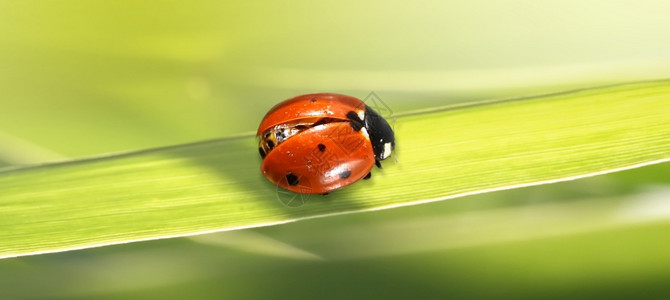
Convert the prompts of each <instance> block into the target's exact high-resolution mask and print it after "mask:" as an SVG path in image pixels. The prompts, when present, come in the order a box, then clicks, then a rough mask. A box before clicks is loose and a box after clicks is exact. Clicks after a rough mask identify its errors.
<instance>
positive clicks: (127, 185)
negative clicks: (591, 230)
mask: <svg viewBox="0 0 670 300" xmlns="http://www.w3.org/2000/svg"><path fill="white" fill-rule="evenodd" d="M669 98H670V81H653V82H642V83H633V84H624V85H617V86H609V87H602V88H594V89H586V90H580V91H572V92H567V93H558V94H554V95H545V96H539V97H534V98H525V99H523V100H520V101H502V102H498V103H492V104H489V105H481V106H470V107H462V108H458V109H438V110H434V111H424V112H421V113H418V114H405V115H400V116H399V117H398V121H397V123H396V134H397V139H398V143H397V144H398V149H397V153H398V157H399V162H398V163H393V162H385V164H384V169H383V170H379V171H373V178H372V180H370V181H366V182H362V183H357V184H355V185H353V186H351V187H349V188H347V189H344V190H341V191H337V192H334V193H331V195H329V196H327V197H325V198H324V197H321V196H309V197H307V198H303V196H299V195H295V194H286V193H283V192H282V191H281V190H278V189H277V188H276V187H275V186H273V185H271V184H270V183H268V182H267V181H266V180H265V179H264V178H263V177H262V175H261V174H260V172H259V171H258V167H259V165H260V158H258V155H257V150H256V144H255V140H254V138H253V137H252V136H251V135H242V136H239V137H234V138H227V139H221V140H216V141H208V142H202V143H195V144H189V145H180V146H173V147H165V148H160V149H150V150H145V151H139V152H133V153H126V154H120V155H111V156H108V157H100V158H94V159H85V160H81V161H74V162H66V163H62V164H51V165H45V166H37V167H31V168H24V169H16V170H6V171H2V172H0V187H2V188H1V190H0V211H1V213H0V228H3V231H2V232H1V233H0V257H12V256H20V255H27V254H36V253H45V252H55V251H64V250H69V249H79V248H87V247H95V246H101V245H108V244H116V243H126V242H131V241H139V240H150V239H157V238H167V237H174V236H185V235H193V234H198V233H205V232H213V231H221V230H232V229H239V228H247V227H257V226H264V225H270V224H279V223H285V222H290V221H295V220H300V219H305V218H314V217H319V216H325V215H332V214H340V213H349V212H358V211H367V210H376V209H383V208H390V207H397V206H404V205H412V204H418V203H424V202H430V201H437V200H442V199H447V198H453V197H457V196H459V195H465V194H473V193H480V192H485V191H491V190H499V189H506V188H512V187H519V186H526V185H532V184H539V183H547V182H553V181H560V180H567V179H572V178H578V177H583V176H590V175H593V174H600V173H605V172H611V171H615V170H619V169H625V168H630V167H635V166H640V165H645V164H651V163H658V162H663V161H667V160H668V159H670V110H668V109H667V108H666V107H667V103H668V99H669ZM289 199H290V200H291V201H292V202H289ZM278 200H279V201H278ZM286 203H290V204H292V205H291V206H296V207H287V206H285V204H286ZM303 203H304V205H302V204H303Z"/></svg>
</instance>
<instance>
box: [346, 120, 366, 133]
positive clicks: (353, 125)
mask: <svg viewBox="0 0 670 300" xmlns="http://www.w3.org/2000/svg"><path fill="white" fill-rule="evenodd" d="M349 125H351V128H353V129H354V131H360V130H361V128H363V124H361V123H358V122H356V121H351V122H349Z"/></svg>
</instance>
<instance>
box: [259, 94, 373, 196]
mask: <svg viewBox="0 0 670 300" xmlns="http://www.w3.org/2000/svg"><path fill="white" fill-rule="evenodd" d="M354 99H355V98H354ZM294 100H295V102H294V103H292V104H295V105H296V106H297V105H298V103H301V104H302V103H304V104H307V103H306V102H305V100H306V101H307V102H310V98H309V97H307V98H305V99H301V97H298V98H294ZM292 104H289V106H290V107H293V105H292ZM282 107H283V105H282ZM298 107H299V106H298ZM275 109H276V107H275ZM275 109H273V111H275ZM281 109H282V108H281V107H280V108H279V109H278V110H277V111H281ZM331 109H334V107H331ZM349 110H350V109H349ZM287 111H290V112H292V113H293V114H298V111H297V110H292V109H291V110H287ZM264 123H266V122H265V121H264ZM267 123H268V124H272V123H273V121H268V122H267ZM374 164H375V158H374V153H373V150H372V144H371V143H370V141H369V140H368V138H367V137H366V136H365V135H364V134H363V133H362V132H361V131H355V130H354V129H353V127H352V126H351V124H350V122H331V123H326V124H322V125H318V126H315V127H312V128H310V129H307V130H305V131H303V132H300V133H299V134H296V135H295V136H293V137H291V138H289V139H288V140H286V141H285V142H283V143H281V144H279V145H277V147H276V148H274V149H273V150H272V151H270V153H268V155H267V156H266V157H265V159H264V160H263V164H262V165H261V171H262V172H263V175H265V177H266V178H267V179H268V180H270V181H271V182H273V183H274V184H276V185H278V186H280V187H282V188H284V189H287V190H290V191H292V192H296V193H302V194H324V193H328V192H330V191H332V190H335V189H338V188H341V187H344V186H347V185H350V184H352V183H354V182H356V181H358V180H360V179H361V178H363V177H365V176H366V175H367V174H368V173H369V172H370V170H371V169H372V167H373V165H374Z"/></svg>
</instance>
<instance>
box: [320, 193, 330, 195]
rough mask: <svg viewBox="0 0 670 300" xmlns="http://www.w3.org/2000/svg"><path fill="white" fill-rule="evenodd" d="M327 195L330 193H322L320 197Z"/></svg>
mask: <svg viewBox="0 0 670 300" xmlns="http://www.w3.org/2000/svg"><path fill="white" fill-rule="evenodd" d="M328 194H330V193H323V194H321V196H328Z"/></svg>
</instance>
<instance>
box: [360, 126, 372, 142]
mask: <svg viewBox="0 0 670 300" xmlns="http://www.w3.org/2000/svg"><path fill="white" fill-rule="evenodd" d="M361 134H363V136H364V137H365V138H366V139H367V140H370V135H369V134H368V129H367V128H365V127H363V128H361Z"/></svg>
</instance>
